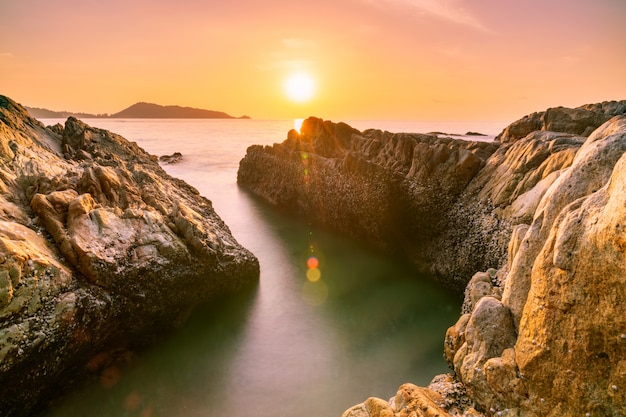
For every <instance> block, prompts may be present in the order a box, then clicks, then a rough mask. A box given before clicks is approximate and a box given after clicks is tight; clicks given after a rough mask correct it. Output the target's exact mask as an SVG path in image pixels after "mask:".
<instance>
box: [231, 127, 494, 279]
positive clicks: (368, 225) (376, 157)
mask: <svg viewBox="0 0 626 417" xmlns="http://www.w3.org/2000/svg"><path fill="white" fill-rule="evenodd" d="M497 148H498V146H497V145H496V144H493V143H487V142H467V141H462V140H455V139H451V138H440V137H437V136H433V135H423V134H392V133H389V132H382V131H379V130H366V131H364V132H359V131H357V130H355V129H352V128H351V127H350V126H348V125H346V124H343V123H338V124H335V123H332V122H325V121H322V120H320V119H316V118H309V119H307V120H305V122H304V123H303V125H302V129H301V133H298V132H296V131H295V130H292V131H290V132H289V137H288V139H287V140H286V141H285V142H284V143H282V144H276V145H274V146H266V147H261V146H252V147H250V148H249V149H248V152H247V154H246V157H245V158H244V159H243V160H242V161H241V163H240V167H239V172H238V183H239V184H240V185H241V186H242V187H244V188H246V189H247V190H250V191H251V192H253V193H255V194H257V195H259V196H262V197H263V198H264V199H266V200H267V201H269V202H270V203H271V204H273V205H275V206H276V207H278V208H280V209H283V210H286V211H289V212H291V213H296V214H297V215H299V216H301V217H303V218H306V219H307V220H309V221H311V222H316V223H320V224H323V225H326V226H330V227H333V228H335V229H337V230H339V231H341V232H343V233H345V234H347V235H350V236H353V237H355V238H358V239H360V240H362V241H364V242H367V243H369V244H370V245H372V246H375V247H377V248H379V249H381V250H384V251H386V252H388V253H392V254H394V255H401V256H405V257H408V258H409V259H412V260H413V261H414V262H415V263H416V264H417V265H419V266H422V267H428V266H430V267H432V268H433V269H436V266H435V267H433V264H434V260H433V258H432V254H433V253H434V251H433V250H432V249H431V246H432V245H433V242H434V241H436V240H437V239H438V237H439V235H440V233H441V230H442V229H443V226H442V224H443V221H444V220H446V219H445V218H444V216H442V213H446V212H448V211H450V210H451V209H452V207H453V205H454V203H455V201H456V199H457V198H458V197H459V196H460V195H461V193H462V192H463V190H464V189H465V188H466V187H467V186H468V184H469V183H470V182H471V181H472V180H473V178H474V177H475V176H476V175H477V174H478V173H479V172H480V170H481V169H483V168H484V166H485V163H486V161H487V159H488V158H489V156H490V155H491V154H493V152H494V151H495V150H496V149H497Z"/></svg>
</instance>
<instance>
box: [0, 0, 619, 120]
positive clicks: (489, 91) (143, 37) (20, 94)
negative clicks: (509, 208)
mask: <svg viewBox="0 0 626 417" xmlns="http://www.w3.org/2000/svg"><path fill="white" fill-rule="evenodd" d="M0 28H1V29H0V31H1V35H0V94H5V95H7V96H9V97H11V98H13V99H14V100H16V101H18V102H20V103H22V104H24V105H27V106H33V107H44V108H48V109H52V110H68V111H83V112H90V113H115V112H117V111H120V110H122V109H124V108H126V107H128V106H129V105H131V104H133V103H135V102H138V101H147V102H153V103H158V104H163V105H170V104H178V105H183V106H190V107H199V108H205V109H211V110H220V111H225V112H227V113H229V114H231V115H234V116H240V115H243V114H246V115H250V116H251V117H253V118H255V119H286V118H294V117H306V116H309V115H315V116H319V117H323V118H326V119H333V120H354V119H398V120H411V119H412V120H498V121H499V120H504V121H513V120H515V119H518V118H520V117H521V116H524V115H525V114H528V113H531V112H533V111H537V110H544V109H545V108H548V107H552V106H559V105H563V106H570V107H574V106H578V105H582V104H586V103H591V102H598V101H604V100H619V99H626V1H624V0H593V1H590V0H524V1H509V0H315V1H306V2H304V1H297V0H264V1H257V0H228V1H225V0H219V1H217V0H177V1H171V0H106V1H105V0H73V1H71V0H55V1H50V0H0ZM294 73H300V74H303V73H304V74H308V76H309V77H311V79H312V80H313V83H314V88H313V92H312V96H311V97H310V98H309V97H308V96H307V97H306V98H305V99H304V100H300V101H298V100H296V99H294V98H293V95H292V96H290V95H288V94H286V92H285V87H284V86H285V83H286V82H287V79H288V78H289V77H290V76H292V75H293V74H294ZM309 87H310V86H309Z"/></svg>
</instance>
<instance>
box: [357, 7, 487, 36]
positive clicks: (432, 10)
mask: <svg viewBox="0 0 626 417" xmlns="http://www.w3.org/2000/svg"><path fill="white" fill-rule="evenodd" d="M365 1H367V2H368V3H370V4H374V5H378V6H383V7H384V6H385V5H391V6H396V7H402V8H410V9H412V10H414V11H415V12H417V13H419V14H422V15H431V16H434V17H437V18H439V19H442V20H445V21H448V22H451V23H455V24H458V25H462V26H467V27H470V28H473V29H476V30H480V31H483V32H491V30H490V29H488V28H487V27H486V26H485V25H483V24H482V23H481V22H480V21H479V20H478V19H477V18H476V17H475V16H474V15H473V14H472V13H471V12H470V11H469V10H467V9H466V8H464V7H463V1H462V0H378V1H372V0H365Z"/></svg>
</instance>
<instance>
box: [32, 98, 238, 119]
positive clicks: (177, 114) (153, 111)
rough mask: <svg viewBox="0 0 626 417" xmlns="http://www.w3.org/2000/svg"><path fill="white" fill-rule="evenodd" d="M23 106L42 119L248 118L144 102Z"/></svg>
mask: <svg viewBox="0 0 626 417" xmlns="http://www.w3.org/2000/svg"><path fill="white" fill-rule="evenodd" d="M25 107H26V110H28V113H29V114H30V115H31V116H33V117H35V118H42V119H45V118H66V117H70V116H74V117H76V118H79V119H103V118H106V119H250V117H249V116H241V117H234V116H231V115H229V114H227V113H224V112H221V111H214V110H204V109H195V108H193V107H181V106H161V105H159V104H153V103H144V102H140V103H136V104H133V105H132V106H130V107H128V108H126V109H124V110H122V111H120V112H118V113H114V114H106V113H105V114H90V113H73V112H68V111H53V110H48V109H41V108H37V107H28V106H25Z"/></svg>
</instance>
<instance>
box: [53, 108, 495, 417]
mask: <svg viewBox="0 0 626 417" xmlns="http://www.w3.org/2000/svg"><path fill="white" fill-rule="evenodd" d="M41 121H42V122H43V123H44V124H46V125H54V124H56V123H64V120H60V119H41ZM84 121H85V122H86V123H87V124H89V125H91V126H94V127H99V128H103V129H107V130H110V131H112V132H114V133H117V134H120V135H122V136H123V137H125V138H126V139H128V140H130V141H134V142H137V144H139V146H141V147H142V148H143V149H145V150H146V151H147V152H149V153H151V154H153V155H157V156H161V155H171V154H173V153H174V152H180V153H181V154H182V155H183V159H182V161H181V162H179V163H176V164H171V165H163V168H164V169H165V170H166V171H167V172H168V173H169V174H170V175H172V176H175V177H178V178H181V179H183V180H185V181H186V182H188V183H189V184H191V185H193V186H194V187H195V188H197V189H198V191H199V192H200V193H201V194H202V195H203V196H205V197H207V198H208V199H209V200H211V201H212V203H213V207H214V208H215V210H216V212H217V213H218V215H220V217H222V219H223V220H224V221H225V222H226V224H227V225H228V226H229V228H230V229H231V231H232V233H233V235H234V236H235V238H236V239H237V240H238V241H239V242H240V243H241V244H242V245H243V246H244V247H246V248H248V249H249V250H250V251H252V252H253V253H254V254H255V255H256V256H257V257H258V259H259V262H260V268H261V276H260V280H259V283H258V285H256V286H254V288H251V289H249V290H247V291H244V292H242V293H240V294H236V295H233V296H229V297H224V298H223V299H220V300H218V301H213V302H211V303H210V304H209V305H207V306H203V307H202V308H200V309H198V311H196V312H195V313H194V314H193V315H192V317H191V318H190V319H189V321H188V322H187V323H186V324H184V325H183V326H182V327H180V328H179V329H177V330H176V331H174V332H172V333H168V334H166V335H163V337H162V340H161V341H160V342H159V343H158V344H156V345H155V346H152V347H150V348H148V349H146V350H145V351H141V352H137V353H134V354H133V355H132V356H129V357H128V358H126V361H125V362H124V364H123V366H120V367H117V368H115V369H114V370H113V371H111V372H113V376H114V378H112V377H111V374H110V373H109V374H107V373H106V372H105V373H103V374H102V375H101V376H100V377H94V378H93V380H91V381H90V382H87V383H85V384H82V385H81V386H80V387H79V388H77V389H75V390H73V391H72V392H69V393H64V394H63V396H62V399H61V400H60V401H57V402H55V404H54V405H52V406H51V407H50V408H49V409H48V410H47V411H46V412H45V413H44V416H45V417H70V416H71V417H76V416H96V415H97V416H101V417H121V416H140V417H161V416H163V417H201V416H202V417H303V416H311V417H340V416H341V415H342V413H343V412H344V411H345V410H346V409H348V408H350V407H351V406H353V405H355V404H358V403H361V402H363V401H364V400H366V399H367V398H368V397H371V396H375V397H379V398H383V399H386V400H388V399H389V398H391V397H393V396H394V395H395V393H396V391H397V389H398V387H399V386H400V385H401V384H403V383H405V382H411V383H414V384H417V385H422V386H425V385H428V383H429V382H430V381H431V379H432V378H433V377H434V376H435V375H438V374H441V373H447V372H449V369H448V367H447V365H446V363H445V361H444V359H443V341H444V336H445V332H446V329H447V328H448V327H449V326H451V325H453V324H454V323H455V322H456V320H457V319H458V317H459V312H460V307H461V300H460V299H459V297H458V295H456V294H453V293H451V292H449V291H448V290H446V289H445V288H443V287H442V286H441V285H438V284H437V283H435V282H434V281H433V280H432V278H431V277H428V276H424V275H420V274H418V273H417V272H416V271H415V270H414V269H413V268H411V267H410V266H409V265H406V264H403V263H402V262H400V261H398V260H396V259H391V258H389V257H386V256H384V255H381V254H379V253H376V252H372V251H371V250H369V249H368V248H366V247H364V246H362V245H361V244H360V243H359V242H356V241H353V240H348V239H346V238H344V237H342V236H340V235H337V234H334V233H332V232H329V231H325V230H319V229H316V228H314V227H312V226H311V225H310V224H308V223H307V222H306V220H305V219H301V220H296V219H293V218H289V217H286V216H284V215H281V214H279V213H277V212H276V211H274V210H273V209H272V208H271V207H269V206H267V205H266V204H265V203H263V202H262V201H259V200H258V199H257V198H254V197H253V196H251V195H250V194H249V193H247V192H245V191H244V190H242V189H240V188H239V187H238V186H237V182H236V181H237V169H238V166H239V161H240V160H241V159H242V158H243V157H244V155H245V153H246V149H247V148H248V147H249V146H250V145H253V144H262V145H271V144H273V143H276V142H282V141H283V140H284V139H286V137H287V132H288V131H289V130H290V129H292V128H294V121H293V120H278V121H267V120H239V119H233V120H231V119H201V120H199V119H194V120H190V119H184V120H182V119H85V120H84ZM347 123H348V124H350V125H351V126H353V127H355V128H357V129H360V130H365V129H368V128H376V129H381V130H388V131H391V132H419V133H426V132H445V133H450V134H458V135H459V136H458V137H459V138H463V139H467V140H484V141H490V140H493V139H494V137H495V135H497V134H498V133H499V132H500V131H501V130H502V129H503V128H504V127H505V126H504V124H503V123H499V122H478V123H477V122H465V123H464V122H454V123H451V122H419V121H418V122H411V121H362V120H361V121H358V120H357V121H347ZM468 131H473V132H480V133H484V134H486V136H480V137H476V136H471V137H466V136H464V134H465V133H466V132H468ZM312 247H314V248H315V251H316V254H317V262H318V263H319V265H318V269H319V271H320V273H321V274H320V276H319V277H316V278H318V279H317V280H316V282H315V285H313V283H312V281H311V280H310V279H307V276H306V273H307V270H308V268H307V260H308V254H309V253H310V249H311V248H312Z"/></svg>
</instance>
